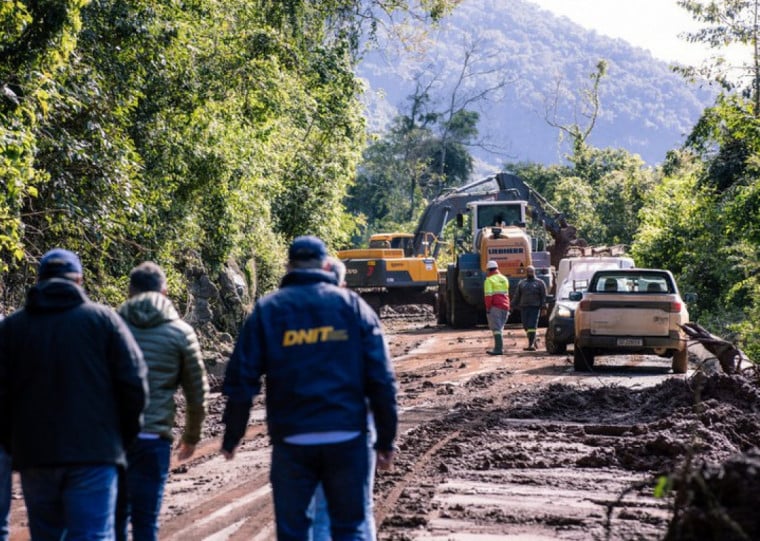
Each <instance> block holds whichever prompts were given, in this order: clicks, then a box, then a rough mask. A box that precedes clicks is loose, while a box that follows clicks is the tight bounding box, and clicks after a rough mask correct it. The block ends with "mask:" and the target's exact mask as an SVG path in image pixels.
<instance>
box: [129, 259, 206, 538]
mask: <svg viewBox="0 0 760 541" xmlns="http://www.w3.org/2000/svg"><path fill="white" fill-rule="evenodd" d="M166 294H167V287H166V275H165V274H164V271H163V269H161V267H159V266H158V265H156V264H155V263H153V262H150V261H146V262H144V263H141V264H140V265H138V266H136V267H135V268H134V269H132V271H131V272H130V273H129V299H127V301H126V302H125V303H124V304H122V305H121V306H120V307H119V315H121V317H122V318H124V321H126V322H127V325H128V326H129V329H130V330H131V331H132V334H133V335H134V337H135V340H137V343H138V345H139V346H140V348H141V349H142V352H143V355H144V357H145V363H146V364H147V366H148V386H149V388H150V396H149V400H148V407H147V408H146V410H145V422H144V424H143V428H142V431H141V432H140V433H139V434H138V435H137V440H135V442H134V443H132V445H130V446H129V448H128V449H127V469H126V472H125V474H124V475H123V477H122V478H121V480H120V482H119V499H118V504H117V510H116V539H117V540H118V541H125V540H126V539H127V525H128V523H129V522H131V524H132V539H133V541H156V540H157V539H158V516H159V513H160V511H161V501H162V500H163V495H164V485H165V484H166V479H167V477H168V476H169V460H170V458H171V448H172V440H173V435H172V428H173V427H174V412H175V405H174V395H175V392H176V391H177V388H178V387H181V388H182V393H183V394H184V396H185V404H186V406H185V427H184V430H183V433H182V436H181V438H180V443H179V446H178V451H177V457H178V458H179V459H180V460H186V459H188V458H190V457H191V456H192V455H193V453H194V451H195V444H196V443H198V440H200V438H201V428H202V424H203V419H204V417H205V416H206V396H207V394H208V382H207V378H206V368H205V366H204V364H203V358H202V356H201V348H200V344H199V343H198V337H197V336H196V334H195V331H194V330H193V328H192V327H191V326H190V325H189V324H188V323H186V322H185V321H183V320H182V319H181V318H180V317H179V314H178V313H177V310H176V309H175V308H174V305H173V304H172V301H171V300H170V299H169V298H168V297H167V296H166Z"/></svg>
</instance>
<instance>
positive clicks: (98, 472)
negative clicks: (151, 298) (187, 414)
mask: <svg viewBox="0 0 760 541" xmlns="http://www.w3.org/2000/svg"><path fill="white" fill-rule="evenodd" d="M81 283H82V264H81V263H80V261H79V258H78V257H77V256H76V255H75V254H74V253H72V252H70V251H68V250H62V249H54V250H51V251H49V252H47V253H46V254H45V255H44V256H43V257H42V259H41V260H40V263H39V269H38V282H37V284H36V285H35V286H33V287H32V288H30V290H29V291H28V293H27V297H26V303H25V305H24V307H23V308H22V309H20V310H18V311H16V312H14V313H13V314H11V315H9V316H8V317H6V318H5V319H4V320H2V321H0V445H3V446H4V447H5V448H6V449H7V450H9V451H10V454H11V457H12V460H13V467H14V469H16V470H18V471H19V473H20V476H21V487H22V489H23V492H24V502H25V504H26V510H27V515H28V518H29V531H30V533H31V537H32V539H34V540H35V541H47V540H50V541H53V540H56V541H60V540H61V539H67V540H83V539H88V540H90V539H102V540H111V539H113V535H114V534H113V529H114V518H113V517H114V509H115V504H116V479H117V469H118V468H119V466H124V465H125V463H126V460H125V452H124V450H125V447H126V446H127V445H128V444H129V443H130V442H131V441H132V440H133V439H134V437H135V436H136V435H137V433H138V432H139V431H140V423H141V416H142V410H143V408H144V407H145V400H146V395H147V381H146V379H145V363H144V362H143V358H142V353H141V352H140V348H139V347H138V346H137V344H136V343H135V340H134V338H133V337H132V334H131V333H130V332H129V329H128V328H127V326H126V325H125V324H124V322H123V321H122V320H121V318H120V317H119V316H118V315H117V314H116V312H114V311H113V310H112V309H111V308H109V307H107V306H104V305H101V304H96V303H94V302H92V301H91V300H90V299H89V298H88V297H87V295H86V294H85V292H84V290H83V289H82V287H81Z"/></svg>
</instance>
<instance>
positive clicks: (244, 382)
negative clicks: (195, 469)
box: [222, 236, 398, 541]
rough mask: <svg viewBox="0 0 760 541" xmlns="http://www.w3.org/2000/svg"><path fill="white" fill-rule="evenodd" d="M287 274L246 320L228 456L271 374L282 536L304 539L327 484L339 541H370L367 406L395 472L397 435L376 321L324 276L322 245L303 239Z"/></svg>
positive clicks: (231, 396)
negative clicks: (314, 502)
mask: <svg viewBox="0 0 760 541" xmlns="http://www.w3.org/2000/svg"><path fill="white" fill-rule="evenodd" d="M288 255H289V262H288V273H287V274H286V275H285V277H284V278H283V280H282V284H281V287H280V289H279V290H278V291H276V292H275V293H272V294H270V295H267V296H265V297H263V298H262V299H260V300H259V301H258V302H257V303H256V306H255V308H254V310H253V312H252V313H251V315H250V316H249V317H248V318H247V319H246V321H245V323H244V325H243V328H242V330H241V332H240V336H239V337H238V341H237V344H236V346H235V350H234V351H233V353H232V357H231V358H230V362H229V364H228V366H227V372H226V375H225V381H224V388H223V391H224V394H225V395H226V396H227V405H226V409H225V412H224V417H223V420H224V423H225V426H226V430H225V434H224V439H223V442H222V453H223V454H224V456H225V457H227V458H228V459H231V458H232V457H233V456H234V453H235V448H236V447H237V445H238V444H239V443H240V440H241V439H242V437H243V435H244V433H245V429H246V425H247V424H248V417H249V414H250V409H251V405H252V399H253V397H255V396H256V394H258V392H259V391H260V389H261V378H262V376H266V410H267V425H268V428H269V435H270V437H271V439H272V444H273V448H272V465H271V472H270V480H271V483H272V494H273V498H274V508H275V521H276V524H277V538H278V539H279V540H280V541H285V540H306V539H308V535H309V527H310V519H309V518H308V514H307V512H306V510H307V507H308V506H309V502H310V501H311V498H312V496H313V495H314V489H315V488H316V486H317V484H318V483H320V482H321V483H322V486H323V488H324V491H325V496H326V498H327V503H328V507H329V511H330V523H331V532H332V538H333V540H335V541H343V540H357V539H359V540H360V539H364V533H363V530H362V524H363V522H364V519H365V517H364V513H365V507H366V506H365V498H366V497H367V493H368V490H367V486H366V485H367V483H368V478H369V476H368V468H369V458H368V453H367V402H369V407H370V408H371V410H372V412H373V414H374V418H375V425H376V429H377V443H376V444H375V448H376V450H377V467H378V469H381V470H382V469H388V468H390V467H391V464H392V462H393V455H394V445H393V442H394V439H395V437H396V429H397V422H398V420H397V412H396V382H395V378H394V376H393V372H392V370H391V366H390V356H389V353H388V348H387V345H386V343H385V338H384V337H383V334H382V331H381V328H380V322H379V320H378V318H377V315H376V314H375V313H374V311H373V310H372V309H371V308H370V307H369V305H368V304H367V303H365V302H364V301H363V300H362V299H361V298H360V297H359V296H358V295H357V294H356V293H354V292H352V291H350V290H348V289H346V288H341V287H338V285H337V284H336V281H335V276H334V274H333V273H331V272H327V271H324V270H322V269H323V267H324V261H325V258H326V257H327V249H326V247H325V245H324V243H323V242H322V241H321V240H320V239H318V238H317V237H313V236H304V237H298V238H296V239H295V240H294V241H293V243H292V244H291V246H290V250H289V254H288Z"/></svg>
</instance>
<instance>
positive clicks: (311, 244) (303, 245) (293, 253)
mask: <svg viewBox="0 0 760 541" xmlns="http://www.w3.org/2000/svg"><path fill="white" fill-rule="evenodd" d="M326 257H327V246H325V243H324V242H323V241H322V239H320V238H319V237H315V236H313V235H304V236H302V237H296V238H295V239H294V240H293V242H292V243H291V245H290V249H289V250H288V258H289V259H290V260H291V261H308V260H309V259H320V260H321V259H324V258H326Z"/></svg>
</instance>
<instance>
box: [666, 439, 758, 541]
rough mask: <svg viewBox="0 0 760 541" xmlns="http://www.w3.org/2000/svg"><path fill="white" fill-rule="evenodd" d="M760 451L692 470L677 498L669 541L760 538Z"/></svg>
mask: <svg viewBox="0 0 760 541" xmlns="http://www.w3.org/2000/svg"><path fill="white" fill-rule="evenodd" d="M758 501H760V450H759V449H757V448H754V449H750V450H749V451H748V452H747V453H741V454H738V455H735V456H732V457H730V458H729V459H728V460H726V461H725V462H724V463H722V464H702V465H701V466H700V467H698V468H696V469H694V470H692V471H689V472H688V473H687V474H686V479H684V480H682V482H681V483H680V487H679V489H678V494H677V497H676V511H675V514H674V517H673V520H672V521H671V523H670V527H669V529H668V533H667V536H666V537H665V541H687V540H691V539H701V540H705V541H747V540H750V539H760V520H758V518H757V502H758Z"/></svg>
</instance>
